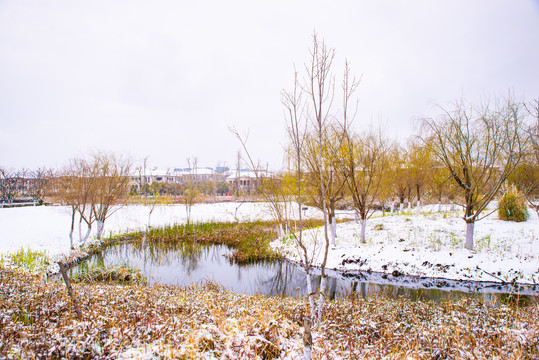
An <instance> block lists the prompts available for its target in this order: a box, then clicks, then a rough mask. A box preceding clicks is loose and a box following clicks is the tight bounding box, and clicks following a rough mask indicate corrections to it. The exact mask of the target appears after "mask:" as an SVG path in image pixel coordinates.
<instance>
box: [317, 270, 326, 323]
mask: <svg viewBox="0 0 539 360" xmlns="http://www.w3.org/2000/svg"><path fill="white" fill-rule="evenodd" d="M326 284H327V276H326V275H322V276H321V277H320V294H319V298H318V324H321V323H322V314H323V312H324V300H325V299H324V296H326V295H325V293H326Z"/></svg>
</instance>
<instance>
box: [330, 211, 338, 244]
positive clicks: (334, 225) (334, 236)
mask: <svg viewBox="0 0 539 360" xmlns="http://www.w3.org/2000/svg"><path fill="white" fill-rule="evenodd" d="M336 239H337V219H336V218H335V215H333V217H332V218H331V246H333V247H335V246H336Z"/></svg>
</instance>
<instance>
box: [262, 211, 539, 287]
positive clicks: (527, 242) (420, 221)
mask: <svg viewBox="0 0 539 360" xmlns="http://www.w3.org/2000/svg"><path fill="white" fill-rule="evenodd" d="M434 208H435V207H432V206H426V207H424V208H423V209H422V212H421V213H420V215H419V216H418V215H416V212H415V210H414V211H412V212H411V213H408V214H406V215H393V216H382V215H381V214H379V215H378V216H377V217H373V218H371V219H370V220H369V221H368V223H367V239H366V242H365V243H364V244H362V243H361V241H360V236H361V225H360V224H356V223H354V222H348V223H341V224H339V225H338V227H337V242H336V247H335V248H330V250H329V256H328V262H327V267H328V268H329V269H334V270H340V271H353V272H354V271H364V272H380V273H385V274H392V275H393V276H395V277H398V276H400V275H403V274H406V275H411V276H418V277H435V278H445V279H454V280H457V279H462V280H474V281H489V282H500V283H501V282H507V283H511V282H516V283H520V284H539V239H538V237H539V218H538V217H537V214H536V213H535V212H533V211H530V218H529V219H528V221H526V222H522V223H515V222H507V221H502V220H499V219H498V217H497V214H496V213H493V214H491V215H489V216H488V217H487V218H485V219H484V220H481V221H479V222H477V223H476V225H475V237H474V242H475V244H474V250H473V251H468V250H465V249H464V240H465V231H466V226H465V222H464V220H462V213H461V212H449V211H448V212H435V211H432V210H433V209H434ZM306 234H307V236H306V241H307V243H308V245H309V248H310V249H311V251H314V253H315V254H317V255H315V259H314V264H315V265H317V266H319V265H320V263H321V256H320V254H321V251H320V250H321V243H322V242H323V232H322V229H313V230H307V231H306ZM272 245H273V246H274V248H275V249H277V250H279V251H280V252H282V253H283V254H285V255H286V256H287V257H288V258H289V259H291V260H293V261H298V262H300V261H301V260H300V257H299V255H298V254H299V252H298V251H297V249H296V248H295V243H294V242H293V241H291V240H289V239H288V240H287V239H284V240H277V241H275V242H274V243H273V244H272Z"/></svg>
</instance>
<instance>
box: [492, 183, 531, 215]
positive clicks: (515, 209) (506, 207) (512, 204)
mask: <svg viewBox="0 0 539 360" xmlns="http://www.w3.org/2000/svg"><path fill="white" fill-rule="evenodd" d="M498 217H499V218H500V219H501V220H505V221H516V222H520V221H526V220H528V206H527V205H526V200H525V199H524V197H523V196H522V195H521V194H520V193H519V192H518V190H517V189H516V188H515V187H514V186H511V187H510V188H509V189H508V190H507V192H506V193H505V194H504V195H503V196H502V197H501V199H500V201H499V203H498Z"/></svg>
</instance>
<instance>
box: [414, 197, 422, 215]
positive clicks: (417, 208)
mask: <svg viewBox="0 0 539 360" xmlns="http://www.w3.org/2000/svg"><path fill="white" fill-rule="evenodd" d="M419 209H421V200H417V207H416V211H415V213H416V215H417V216H419Z"/></svg>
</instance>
